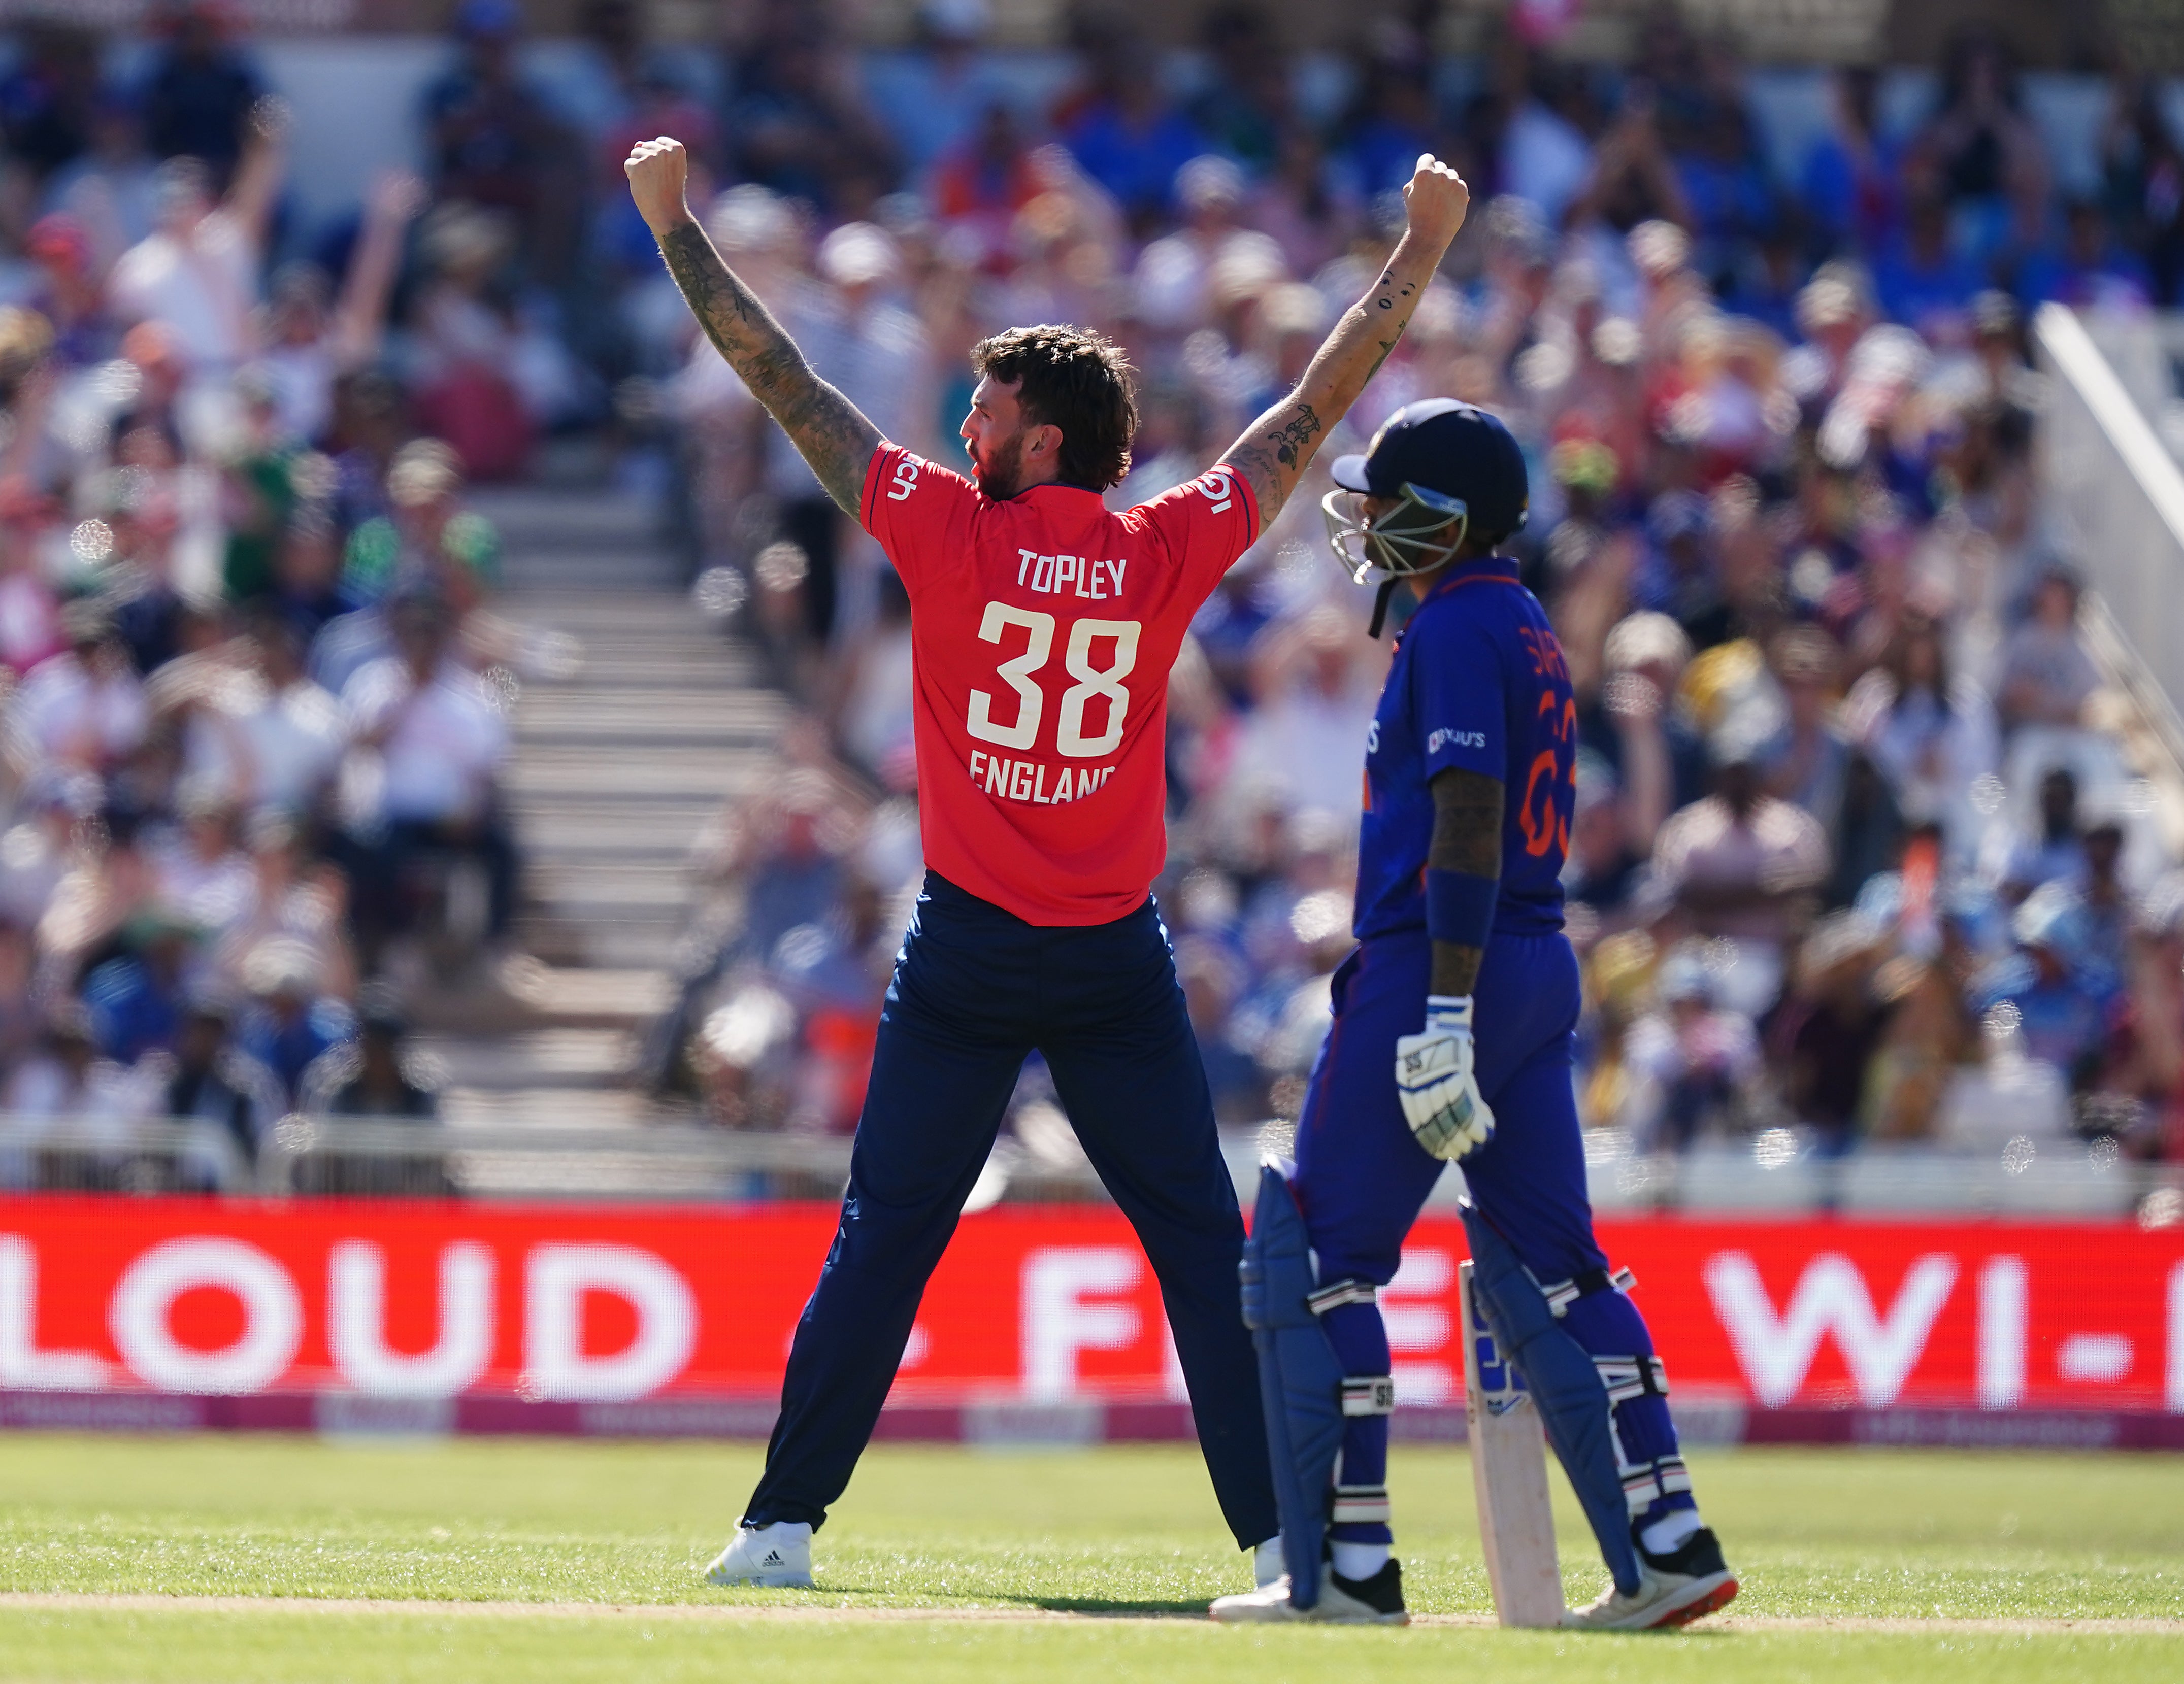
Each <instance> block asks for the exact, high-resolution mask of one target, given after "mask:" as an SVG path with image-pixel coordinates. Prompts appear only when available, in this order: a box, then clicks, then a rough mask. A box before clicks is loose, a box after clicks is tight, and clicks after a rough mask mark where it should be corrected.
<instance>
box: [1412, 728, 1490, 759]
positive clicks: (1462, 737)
mask: <svg viewBox="0 0 2184 1684" xmlns="http://www.w3.org/2000/svg"><path fill="white" fill-rule="evenodd" d="M1485 746H1486V733H1485V731H1449V730H1446V729H1443V730H1440V731H1435V733H1434V734H1433V735H1432V736H1429V737H1428V738H1427V739H1426V753H1429V754H1438V753H1440V751H1441V750H1442V749H1444V748H1451V747H1453V748H1485Z"/></svg>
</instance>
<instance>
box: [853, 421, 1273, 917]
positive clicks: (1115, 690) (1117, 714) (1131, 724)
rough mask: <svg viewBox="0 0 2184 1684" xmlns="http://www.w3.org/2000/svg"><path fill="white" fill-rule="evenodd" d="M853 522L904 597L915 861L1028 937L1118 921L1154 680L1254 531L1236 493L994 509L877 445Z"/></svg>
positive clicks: (1147, 815) (1063, 491)
mask: <svg viewBox="0 0 2184 1684" xmlns="http://www.w3.org/2000/svg"><path fill="white" fill-rule="evenodd" d="M863 519H864V525H865V530H866V531H868V532H870V533H871V534H872V536H873V537H875V538H877V540H879V543H880V547H881V548H882V549H883V550H885V551H886V552H887V553H888V558H889V560H891V561H893V562H894V567H895V571H896V572H897V573H899V574H900V575H902V582H903V586H904V587H905V589H906V590H907V591H908V592H909V593H910V611H911V624H910V631H911V652H912V658H913V664H914V667H915V671H916V677H915V680H914V682H915V684H916V686H917V701H916V717H917V797H918V813H919V820H920V824H921V825H922V830H923V833H924V839H925V859H926V864H928V865H930V866H931V867H932V868H933V870H936V871H938V872H939V874H940V875H942V876H944V877H945V878H947V879H948V881H950V882H951V883H954V884H956V886H959V887H961V888H964V889H967V890H969V891H970V892H972V894H974V895H977V896H978V898H980V899H982V900H988V901H991V902H992V903H994V904H995V905H996V906H999V907H1003V908H1006V909H1007V910H1008V911H1011V912H1013V913H1014V914H1016V915H1017V917H1019V918H1021V919H1023V920H1025V921H1026V922H1028V923H1031V924H1040V925H1081V924H1105V923H1108V922H1110V921H1111V920H1114V919H1117V918H1121V917H1123V916H1125V915H1127V914H1129V913H1132V912H1134V911H1135V910H1136V909H1138V908H1139V906H1141V905H1142V904H1144V903H1145V895H1146V893H1147V892H1148V891H1149V890H1150V889H1151V886H1152V881H1153V879H1154V877H1156V875H1159V872H1160V869H1161V864H1162V861H1163V860H1164V859H1166V858H1167V829H1166V813H1165V808H1166V805H1167V768H1166V764H1165V759H1166V752H1167V675H1168V669H1169V668H1170V667H1172V666H1173V665H1174V664H1175V658H1176V654H1177V652H1178V651H1179V650H1180V649H1181V648H1182V647H1183V639H1184V633H1185V632H1186V631H1189V629H1190V620H1191V616H1192V615H1193V614H1196V613H1197V612H1198V609H1199V606H1200V604H1201V603H1204V602H1205V600H1206V597H1209V596H1210V595H1212V592H1213V587H1214V586H1216V585H1217V584H1219V583H1220V582H1221V575H1223V574H1224V573H1226V572H1227V571H1228V570H1229V566H1230V564H1232V563H1233V562H1234V561H1235V559H1236V558H1237V557H1238V556H1240V555H1241V554H1242V553H1244V551H1245V548H1246V547H1249V546H1250V544H1251V541H1252V539H1253V538H1254V537H1256V536H1257V534H1258V525H1259V521H1258V509H1257V506H1256V503H1254V502H1253V501H1252V497H1251V491H1250V488H1249V487H1247V486H1245V484H1244V482H1243V481H1242V480H1240V478H1238V477H1237V476H1236V475H1235V474H1234V473H1233V472H1232V471H1230V470H1229V469H1228V468H1227V467H1226V466H1220V467H1216V468H1213V469H1212V470H1208V471H1207V472H1206V474H1205V475H1203V476H1202V477H1201V478H1199V479H1195V480H1193V481H1190V483H1189V484H1188V485H1181V486H1176V487H1175V488H1174V489H1173V491H1168V492H1162V494H1161V495H1160V496H1158V497H1155V498H1154V499H1153V500H1152V501H1151V503H1140V504H1139V506H1138V507H1137V508H1135V509H1130V510H1128V511H1127V512H1125V513H1123V514H1111V513H1110V512H1109V511H1108V509H1107V507H1106V504H1105V503H1101V502H1100V497H1099V496H1098V494H1097V493H1096V492H1088V491H1080V490H1078V489H1077V488H1076V487H1074V486H1057V485H1046V486H1033V487H1032V488H1031V489H1030V490H1029V491H1027V492H1022V493H1020V494H1019V495H1017V496H1016V497H1011V498H1010V499H1009V500H1008V501H1007V502H1006V503H996V502H995V501H994V500H993V499H992V498H990V497H987V496H986V495H985V494H984V493H983V492H981V491H979V490H978V487H977V486H974V485H973V484H972V482H971V481H968V480H967V479H965V478H964V477H963V476H962V475H960V474H953V473H950V471H949V470H947V469H945V468H942V467H939V466H936V465H935V464H933V463H930V462H927V461H924V460H922V459H920V458H918V457H916V456H913V455H911V453H909V452H908V451H906V450H901V449H898V448H897V447H895V446H894V445H891V444H886V443H883V444H882V445H881V446H880V447H879V448H878V449H877V451H875V452H874V453H872V466H871V467H870V468H869V469H868V470H866V475H865V494H864V504H863Z"/></svg>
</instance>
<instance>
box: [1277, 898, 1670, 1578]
mask: <svg viewBox="0 0 2184 1684" xmlns="http://www.w3.org/2000/svg"><path fill="white" fill-rule="evenodd" d="M1432 965H1433V953H1432V944H1431V943H1430V942H1429V941H1428V940H1427V937H1426V932H1425V931H1423V930H1418V931H1401V932H1398V933H1396V934H1394V935H1388V936H1374V937H1373V938H1372V939H1371V940H1369V941H1367V942H1363V943H1362V944H1361V945H1360V946H1359V947H1358V948H1357V951H1356V952H1355V953H1351V955H1350V957H1349V958H1348V959H1345V960H1344V961H1343V962H1342V964H1341V967H1340V969H1339V970H1336V972H1335V973H1334V1027H1333V1028H1332V1029H1331V1030H1329V1032H1328V1037H1327V1040H1326V1041H1325V1042H1324V1043H1323V1045H1322V1046H1321V1048H1320V1052H1319V1059H1318V1063H1317V1064H1314V1065H1313V1067H1312V1082H1311V1086H1310V1087H1308V1088H1307V1091H1306V1095H1305V1103H1304V1110H1303V1114H1301V1116H1300V1117H1299V1118H1298V1120H1297V1142H1296V1161H1297V1175H1296V1182H1295V1187H1296V1198H1297V1204H1298V1207H1299V1208H1300V1209H1301V1210H1302V1211H1303V1213H1304V1220H1305V1231H1306V1232H1307V1233H1308V1234H1309V1235H1310V1236H1311V1237H1312V1250H1313V1251H1314V1252H1315V1253H1317V1254H1318V1259H1319V1278H1320V1279H1321V1280H1322V1281H1340V1280H1349V1279H1356V1280H1363V1281H1372V1282H1373V1284H1374V1285H1376V1286H1382V1287H1385V1286H1386V1285H1387V1284H1388V1282H1389V1281H1390V1280H1392V1279H1393V1278H1394V1277H1395V1273H1396V1268H1397V1266H1398V1265H1399V1264H1401V1261H1402V1245H1403V1237H1404V1236H1405V1235H1406V1234H1407V1233H1409V1232H1410V1231H1411V1225H1412V1223H1413V1222H1415V1221H1416V1220H1418V1212H1419V1210H1420V1209H1422V1208H1423V1207H1424V1203H1425V1202H1426V1195H1427V1194H1428V1193H1429V1192H1432V1191H1433V1187H1434V1183H1435V1181H1439V1180H1440V1174H1441V1171H1442V1170H1445V1169H1446V1168H1447V1167H1448V1166H1447V1165H1446V1164H1445V1163H1443V1162H1442V1160H1441V1159H1438V1158H1435V1157H1433V1156H1432V1155H1431V1154H1429V1153H1427V1152H1426V1151H1425V1149H1424V1148H1422V1147H1421V1146H1419V1144H1418V1141H1417V1140H1416V1139H1415V1138H1414V1137H1412V1133H1411V1130H1410V1125H1409V1124H1408V1123H1407V1121H1405V1120H1404V1117H1403V1108H1402V1102H1401V1099H1400V1098H1398V1097H1397V1095H1396V1078H1395V1070H1396V1037H1398V1036H1402V1035H1415V1034H1417V1033H1418V1029H1419V1026H1420V1025H1422V1024H1423V1023H1424V1019H1425V999H1426V992H1427V981H1428V979H1429V975H1430V973H1431V970H1432ZM1473 998H1474V1002H1475V1005H1474V1011H1475V1013H1476V1016H1475V1018H1474V1041H1475V1044H1476V1046H1477V1049H1478V1064H1477V1066H1476V1069H1477V1071H1478V1076H1479V1092H1480V1094H1481V1095H1482V1096H1483V1097H1484V1098H1485V1101H1486V1103H1488V1104H1489V1105H1490V1106H1492V1107H1493V1108H1494V1120H1495V1129H1494V1137H1493V1138H1492V1139H1491V1140H1490V1141H1489V1142H1487V1143H1486V1144H1485V1146H1482V1147H1480V1148H1479V1149H1478V1150H1477V1151H1476V1152H1474V1153H1471V1154H1470V1155H1469V1156H1468V1157H1467V1158H1466V1159H1464V1160H1463V1178H1464V1181H1465V1183H1466V1185H1467V1187H1468V1189H1469V1192H1470V1194H1471V1198H1472V1202H1473V1203H1474V1204H1475V1205H1476V1206H1477V1207H1478V1209H1479V1215H1480V1216H1481V1218H1483V1219H1484V1220H1485V1221H1486V1222H1487V1223H1489V1224H1490V1225H1491V1226H1492V1227H1493V1228H1494V1229H1495V1231H1496V1232H1498V1233H1499V1234H1501V1236H1502V1238H1503V1239H1505V1240H1507V1242H1509V1244H1510V1245H1511V1246H1512V1247H1513V1248H1514V1249H1515V1251H1516V1253H1517V1255H1518V1257H1519V1258H1520V1259H1523V1261H1524V1266H1525V1267H1526V1268H1527V1269H1529V1270H1531V1271H1532V1274H1533V1275H1534V1276H1535V1277H1536V1278H1537V1279H1539V1280H1541V1281H1568V1280H1569V1279H1571V1278H1572V1277H1573V1276H1577V1275H1580V1274H1583V1273H1585V1271H1587V1270H1596V1269H1601V1268H1603V1267H1605V1266H1606V1262H1607V1259H1606V1258H1605V1257H1604V1256H1603V1254H1602V1252H1601V1249H1600V1243H1599V1242H1598V1241H1597V1240H1596V1239H1595V1238H1594V1237H1593V1232H1592V1201H1591V1197H1590V1196H1589V1194H1588V1193H1587V1192H1586V1189H1585V1142H1584V1138H1583V1131H1582V1129H1581V1127H1580V1123H1579V1121H1578V1114H1577V1096H1576V1090H1575V1087H1574V1081H1573V1080H1572V1075H1573V1064H1574V1056H1575V1045H1574V1030H1575V1028H1576V1026H1577V1015H1578V1003H1579V1002H1578V969H1577V959H1576V956H1575V955H1574V953H1572V952H1571V951H1570V945H1569V943H1568V942H1567V941H1566V940H1564V939H1563V936H1561V935H1560V934H1559V933H1557V934H1553V935H1547V936H1512V935H1506V934H1502V933H1501V932H1498V931H1497V932H1496V934H1495V935H1494V936H1493V937H1492V938H1491V939H1490V941H1489V942H1488V943H1487V948H1486V956H1485V962H1484V963H1483V964H1481V965H1480V967H1479V984H1478V987H1477V988H1476V989H1475V990H1474V994H1473ZM1322 1326H1324V1327H1325V1328H1326V1330H1327V1335H1328V1337H1329V1340H1330V1341H1331V1342H1333V1343H1334V1348H1335V1354H1336V1355H1337V1356H1339V1357H1340V1359H1342V1363H1343V1365H1344V1367H1345V1368H1346V1370H1347V1371H1348V1372H1350V1373H1351V1374H1385V1373H1386V1372H1387V1371H1388V1364H1389V1349H1388V1335H1387V1330H1386V1327H1385V1324H1384V1323H1383V1322H1382V1320H1381V1318H1380V1311H1379V1308H1378V1307H1377V1306H1375V1305H1372V1304H1348V1305H1345V1306H1343V1307H1341V1308H1340V1309H1334V1310H1330V1311H1329V1312H1328V1314H1327V1315H1326V1316H1325V1318H1324V1319H1323V1322H1322ZM1564 1326H1567V1327H1568V1330H1569V1331H1570V1333H1571V1335H1572V1336H1573V1337H1574V1338H1575V1339H1576V1340H1577V1341H1578V1342H1579V1343H1580V1344H1581V1345H1583V1346H1584V1347H1585V1348H1586V1349H1587V1350H1588V1351H1591V1352H1593V1353H1596V1354H1599V1355H1618V1356H1627V1355H1646V1356H1651V1355H1652V1352H1653V1342H1652V1337H1651V1336H1650V1335H1649V1334H1648V1333H1647V1331H1646V1323H1645V1319H1644V1317H1642V1316H1641V1314H1639V1312H1638V1307H1637V1306H1636V1305H1635V1303H1632V1302H1631V1301H1630V1299H1629V1298H1625V1297H1624V1295H1623V1294H1621V1293H1620V1292H1602V1293H1596V1294H1594V1295H1592V1296H1591V1297H1587V1298H1580V1300H1579V1301H1578V1302H1577V1303H1574V1304H1573V1305H1572V1306H1570V1309H1569V1310H1568V1315H1567V1317H1566V1319H1565V1322H1564ZM1615 1418H1616V1429H1617V1432H1618V1435H1619V1437H1618V1441H1617V1442H1618V1443H1619V1448H1620V1450H1621V1452H1622V1453H1623V1454H1624V1456H1625V1457H1626V1458H1627V1459H1630V1461H1632V1462H1633V1463H1634V1464H1635V1463H1637V1462H1641V1461H1642V1462H1643V1463H1644V1464H1647V1465H1649V1466H1650V1465H1652V1464H1654V1463H1655V1462H1656V1461H1657V1459H1659V1458H1662V1457H1673V1456H1674V1455H1675V1453H1676V1437H1675V1427H1674V1423H1673V1422H1671V1421H1670V1420H1669V1411H1668V1408H1667V1406H1666V1405H1665V1404H1663V1403H1662V1402H1661V1401H1660V1400H1659V1399H1658V1398H1650V1397H1649V1398H1637V1399H1634V1400H1632V1401H1631V1402H1630V1403H1624V1404H1623V1405H1622V1406H1621V1407H1620V1408H1619V1409H1617V1410H1616V1411H1615ZM1387 1459H1388V1420H1387V1417H1386V1416H1385V1415H1380V1416H1359V1417H1356V1418H1353V1419H1352V1420H1351V1421H1350V1422H1348V1423H1347V1430H1346V1433H1345V1435H1344V1439H1343V1450H1342V1482H1343V1483H1344V1484H1346V1485H1379V1484H1383V1483H1385V1481H1386V1479H1387V1473H1386V1468H1387ZM1689 1507H1691V1498H1689V1497H1688V1496H1685V1495H1682V1494H1680V1493H1679V1494H1677V1495H1674V1496H1664V1497H1660V1498H1656V1499H1653V1500H1652V1501H1650V1502H1649V1503H1647V1505H1646V1509H1644V1510H1642V1511H1641V1517H1642V1518H1643V1519H1644V1520H1652V1519H1657V1518H1658V1514H1659V1513H1661V1512H1665V1511H1666V1510H1667V1509H1672V1508H1689ZM1334 1537H1338V1538H1349V1539H1353V1540H1355V1541H1357V1542H1384V1543H1385V1542H1388V1541H1389V1539H1390V1532H1389V1530H1388V1528H1387V1527H1386V1526H1383V1525H1379V1524H1377V1523H1363V1524H1353V1523H1347V1522H1346V1523H1344V1524H1342V1525H1340V1526H1336V1527H1334Z"/></svg>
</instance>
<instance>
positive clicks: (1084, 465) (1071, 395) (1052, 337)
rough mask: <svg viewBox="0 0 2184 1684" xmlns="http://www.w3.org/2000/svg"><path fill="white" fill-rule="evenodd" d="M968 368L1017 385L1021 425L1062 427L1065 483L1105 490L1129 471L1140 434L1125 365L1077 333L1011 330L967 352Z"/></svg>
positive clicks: (1119, 354)
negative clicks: (1132, 449) (1132, 447)
mask: <svg viewBox="0 0 2184 1684" xmlns="http://www.w3.org/2000/svg"><path fill="white" fill-rule="evenodd" d="M971 370H972V373H974V374H978V375H985V376H987V377H989V378H990V379H993V380H995V381H1000V383H1001V384H1002V385H1004V386H1017V403H1019V404H1021V405H1022V408H1023V414H1024V420H1026V421H1028V422H1029V423H1030V424H1032V425H1035V426H1056V427H1059V428H1061V479H1062V482H1063V483H1064V484H1065V485H1072V486H1081V487H1083V488H1084V490H1086V491H1092V492H1104V491H1106V489H1107V487H1108V486H1112V485H1116V484H1118V483H1120V482H1121V480H1122V477H1123V475H1125V474H1127V473H1128V472H1129V471H1130V440H1131V439H1132V437H1134V436H1135V434H1136V432H1137V431H1138V404H1137V399H1136V398H1135V397H1134V396H1133V395H1132V393H1131V391H1130V375H1131V372H1132V371H1131V369H1130V359H1129V358H1128V356H1127V355H1126V354H1124V353H1123V347H1121V346H1119V345H1117V344H1116V343H1115V342H1113V341H1112V340H1110V339H1106V338H1103V337H1102V336H1100V335H1099V334H1096V333H1094V332H1091V331H1089V330H1088V329H1085V328H1081V327H1058V326H1056V325H1052V324H1049V325H1045V326H1040V327H1012V328H1011V329H1010V330H1009V331H1007V332H1006V333H997V334H995V336H993V337H992V338H990V339H982V340H980V341H979V342H978V343H977V344H976V345H974V346H972V347H971Z"/></svg>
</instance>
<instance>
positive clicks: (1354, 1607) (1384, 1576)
mask: <svg viewBox="0 0 2184 1684" xmlns="http://www.w3.org/2000/svg"><path fill="white" fill-rule="evenodd" d="M1206 1613H1207V1614H1208V1615H1210V1616H1211V1617H1212V1618H1213V1619H1215V1620H1219V1621H1220V1622H1221V1623H1222V1624H1223V1625H1224V1626H1255V1625H1268V1624H1271V1623H1273V1622H1276V1621H1280V1620H1298V1621H1306V1620H1309V1621H1313V1622H1316V1623H1318V1624H1319V1625H1323V1626H1407V1625H1409V1624H1410V1623H1411V1616H1410V1615H1409V1613H1408V1612H1407V1611H1406V1609H1404V1607H1403V1569H1402V1565H1401V1563H1400V1562H1398V1561H1396V1559H1394V1558H1392V1557H1390V1559H1389V1560H1388V1561H1387V1562H1386V1563H1385V1565H1383V1566H1382V1567H1381V1569H1380V1570H1379V1572H1377V1573H1375V1574H1374V1575H1373V1576H1372V1577H1371V1578H1369V1579H1346V1578H1344V1577H1343V1576H1342V1575H1341V1574H1340V1573H1338V1572H1336V1571H1335V1570H1334V1566H1333V1565H1332V1564H1330V1565H1327V1566H1323V1567H1322V1568H1321V1569H1320V1581H1319V1600H1318V1602H1317V1603H1314V1604H1312V1607H1310V1608H1297V1607H1294V1606H1292V1605H1291V1603H1290V1581H1289V1575H1287V1574H1286V1573H1284V1575H1283V1576H1281V1577H1280V1578H1279V1579H1277V1580H1275V1581H1274V1582H1273V1584H1271V1585H1267V1586H1263V1587H1261V1588H1260V1589H1258V1590H1256V1591H1251V1592H1247V1593H1246V1594H1245V1595H1243V1596H1233V1597H1222V1598H1219V1599H1217V1601H1216V1602H1215V1603H1214V1604H1213V1606H1212V1607H1211V1608H1209V1609H1206Z"/></svg>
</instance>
